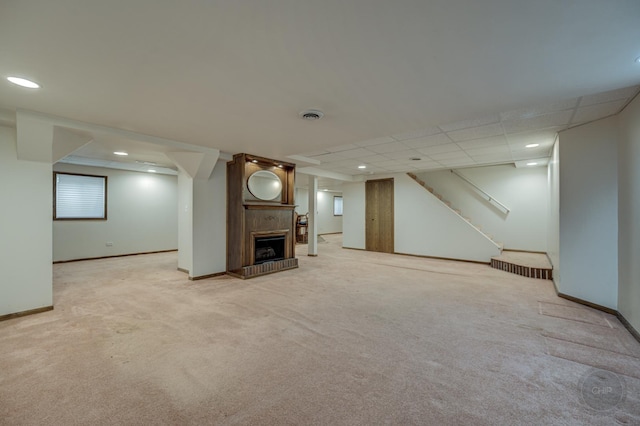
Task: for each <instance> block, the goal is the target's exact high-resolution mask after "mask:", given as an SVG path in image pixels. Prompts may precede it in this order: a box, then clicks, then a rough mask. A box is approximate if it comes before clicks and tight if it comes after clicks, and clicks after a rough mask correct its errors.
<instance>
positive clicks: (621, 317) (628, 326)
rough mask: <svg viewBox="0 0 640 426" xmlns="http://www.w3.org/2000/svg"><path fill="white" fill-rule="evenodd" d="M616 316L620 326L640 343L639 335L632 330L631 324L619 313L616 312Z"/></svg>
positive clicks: (636, 331)
mask: <svg viewBox="0 0 640 426" xmlns="http://www.w3.org/2000/svg"><path fill="white" fill-rule="evenodd" d="M616 316H617V317H618V319H619V320H620V322H621V323H622V325H624V328H626V329H627V330H628V331H629V333H631V335H632V336H633V337H634V338H635V339H636V340H637V341H638V342H640V333H638V330H636V329H635V328H633V326H632V325H631V323H630V322H629V321H627V319H626V318H625V317H624V316H623V315H622V314H621V313H620V311H616Z"/></svg>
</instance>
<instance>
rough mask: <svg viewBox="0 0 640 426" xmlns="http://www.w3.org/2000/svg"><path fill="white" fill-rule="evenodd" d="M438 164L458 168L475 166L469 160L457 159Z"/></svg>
mask: <svg viewBox="0 0 640 426" xmlns="http://www.w3.org/2000/svg"><path fill="white" fill-rule="evenodd" d="M439 163H440V164H442V165H443V166H446V167H460V166H472V165H476V162H475V161H474V160H472V159H471V158H466V159H464V158H458V159H452V160H442V161H439Z"/></svg>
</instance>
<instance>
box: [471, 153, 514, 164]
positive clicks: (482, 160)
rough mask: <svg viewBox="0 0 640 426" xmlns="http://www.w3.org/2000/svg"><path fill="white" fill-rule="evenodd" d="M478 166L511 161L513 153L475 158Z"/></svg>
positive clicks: (477, 156)
mask: <svg viewBox="0 0 640 426" xmlns="http://www.w3.org/2000/svg"><path fill="white" fill-rule="evenodd" d="M473 159H474V160H475V161H476V163H477V164H495V163H500V162H504V161H511V159H512V157H511V153H505V152H503V153H497V154H484V155H476V156H473Z"/></svg>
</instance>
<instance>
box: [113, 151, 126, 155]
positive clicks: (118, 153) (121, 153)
mask: <svg viewBox="0 0 640 426" xmlns="http://www.w3.org/2000/svg"><path fill="white" fill-rule="evenodd" d="M113 153H114V154H115V155H122V156H125V155H129V154H127V153H126V152H124V151H114V152H113Z"/></svg>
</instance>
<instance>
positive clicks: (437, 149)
mask: <svg viewBox="0 0 640 426" xmlns="http://www.w3.org/2000/svg"><path fill="white" fill-rule="evenodd" d="M417 151H418V152H419V153H420V154H426V155H431V154H440V153H443V152H456V151H461V149H460V147H459V146H458V145H457V144H455V143H448V144H444V145H436V146H429V147H427V148H420V149H418V150H417Z"/></svg>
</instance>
